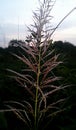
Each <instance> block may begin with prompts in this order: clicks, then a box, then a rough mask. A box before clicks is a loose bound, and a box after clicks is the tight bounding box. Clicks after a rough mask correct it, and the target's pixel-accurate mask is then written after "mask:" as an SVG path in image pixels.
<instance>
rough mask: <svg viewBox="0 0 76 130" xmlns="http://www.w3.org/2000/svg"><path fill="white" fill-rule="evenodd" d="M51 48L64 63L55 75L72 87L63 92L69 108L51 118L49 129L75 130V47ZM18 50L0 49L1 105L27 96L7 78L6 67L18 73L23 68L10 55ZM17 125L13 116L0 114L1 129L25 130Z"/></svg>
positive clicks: (60, 46)
mask: <svg viewBox="0 0 76 130" xmlns="http://www.w3.org/2000/svg"><path fill="white" fill-rule="evenodd" d="M52 47H53V48H55V49H56V51H57V52H56V53H58V52H60V53H61V56H60V58H63V60H64V61H65V62H64V64H63V65H60V66H59V67H57V69H56V70H55V72H56V74H57V75H60V76H62V77H64V79H65V80H64V83H66V81H67V84H72V87H70V88H68V89H67V90H66V91H65V95H66V94H67V95H68V96H69V98H70V100H69V101H68V104H66V105H68V106H69V108H68V109H67V111H66V112H63V116H62V114H59V115H58V116H57V117H56V118H55V119H53V118H52V121H51V123H50V128H51V127H54V128H52V129H56V130H57V129H58V130H66V129H67V130H74V129H76V125H75V122H76V117H75V112H76V111H75V110H76V103H75V99H76V60H75V57H76V47H75V46H73V45H71V44H69V43H63V42H55V43H54V44H53V45H52ZM19 49H20V48H15V47H8V48H6V49H2V48H0V63H1V64H0V104H3V101H6V100H19V99H21V98H22V100H23V99H24V98H25V97H26V95H27V94H26V95H25V93H24V90H23V89H21V88H20V87H19V85H18V84H17V83H16V82H15V80H13V79H11V78H9V75H10V73H9V72H8V71H7V70H6V69H7V68H8V67H9V68H10V69H12V70H18V71H20V70H22V69H24V68H25V67H24V64H22V62H20V61H19V60H18V59H17V58H15V57H14V56H13V55H11V54H10V52H11V53H17V54H19V52H21V51H20V50H19ZM66 61H67V62H66ZM61 82H62V81H61ZM2 106H3V105H0V108H2ZM8 117H9V118H8ZM11 117H12V119H14V120H15V122H16V123H13V125H12V120H11ZM7 119H8V120H7ZM18 123H19V120H18V119H17V118H16V117H15V116H13V114H11V113H10V114H7V113H6V114H0V127H1V129H4V128H5V130H7V129H12V130H13V129H14V130H15V129H19V127H20V128H22V126H23V127H24V128H25V125H23V123H22V124H20V125H19V127H18V125H17V124H18ZM53 123H54V125H51V124H53ZM10 124H11V125H12V126H13V128H11V125H10ZM43 124H44V122H43ZM16 126H17V127H16ZM24 128H23V129H24Z"/></svg>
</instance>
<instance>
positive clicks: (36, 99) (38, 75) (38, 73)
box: [35, 47, 41, 130]
mask: <svg viewBox="0 0 76 130" xmlns="http://www.w3.org/2000/svg"><path fill="white" fill-rule="evenodd" d="M40 57H41V47H40V48H39V58H38V72H37V86H36V98H35V130H37V112H38V110H37V109H38V108H37V106H38V105H37V104H38V87H39V77H40Z"/></svg>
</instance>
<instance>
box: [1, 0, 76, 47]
mask: <svg viewBox="0 0 76 130" xmlns="http://www.w3.org/2000/svg"><path fill="white" fill-rule="evenodd" d="M37 7H38V0H0V46H1V47H7V46H8V43H9V41H10V40H12V39H18V38H19V39H22V40H25V38H26V35H27V28H26V26H29V25H30V24H31V23H33V11H35V10H36V9H37ZM74 7H76V0H56V3H55V5H54V7H53V10H52V11H51V15H52V16H53V19H52V21H51V23H50V24H51V25H52V27H55V26H56V25H57V24H58V23H59V21H60V20H61V19H62V18H63V17H64V16H65V15H66V14H67V13H68V12H69V11H70V10H71V9H73V8H74ZM52 39H53V40H54V41H56V40H62V41H68V42H71V43H73V44H74V45H76V10H74V11H73V12H72V13H71V14H70V15H69V16H68V17H67V18H66V19H65V20H64V21H63V23H62V24H61V25H60V26H59V28H58V29H57V30H56V31H55V33H54V34H53V36H52Z"/></svg>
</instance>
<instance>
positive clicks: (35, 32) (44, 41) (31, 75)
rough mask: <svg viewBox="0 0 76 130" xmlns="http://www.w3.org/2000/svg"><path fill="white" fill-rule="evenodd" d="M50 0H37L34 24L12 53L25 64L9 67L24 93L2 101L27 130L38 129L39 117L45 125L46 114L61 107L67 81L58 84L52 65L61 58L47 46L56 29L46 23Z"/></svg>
mask: <svg viewBox="0 0 76 130" xmlns="http://www.w3.org/2000/svg"><path fill="white" fill-rule="evenodd" d="M54 3H55V1H51V0H44V1H43V2H41V1H40V0H39V8H38V9H37V10H36V11H35V12H33V18H34V24H33V25H31V27H30V28H28V29H29V31H30V36H29V37H27V40H26V43H25V44H24V45H20V48H21V49H22V51H23V53H22V54H20V55H16V54H14V55H15V56H16V57H17V58H18V59H19V60H20V61H22V62H23V63H24V64H25V69H24V70H22V72H21V73H19V72H16V71H14V70H9V71H11V72H13V73H14V78H15V79H16V80H17V81H18V83H19V84H20V86H21V87H23V88H24V89H25V94H26V95H27V96H26V98H25V99H24V100H23V101H22V100H21V101H7V102H5V103H6V105H7V107H9V110H5V111H13V112H14V113H15V114H16V115H17V116H18V117H19V118H20V119H21V120H22V121H23V122H24V123H25V124H26V125H27V127H28V129H29V130H38V129H39V128H41V127H40V126H41V123H43V121H46V123H45V125H47V124H48V121H49V122H50V120H49V119H50V117H52V116H54V115H56V114H57V113H59V112H61V111H63V110H64V109H65V108H64V107H62V103H63V102H65V101H66V98H65V97H64V96H61V93H62V92H63V91H65V88H67V87H68V85H63V84H60V83H59V80H60V79H61V77H57V76H56V75H55V74H54V69H55V68H56V67H57V66H58V65H59V64H60V63H62V61H59V60H58V57H59V54H55V50H52V49H50V46H51V44H52V40H51V35H52V34H53V32H54V30H56V28H54V29H53V30H52V29H51V26H50V21H51V20H52V16H51V15H50V12H51V10H52V8H53V6H54ZM57 27H58V26H57ZM59 94H60V95H59ZM45 125H44V126H45ZM43 130H44V127H43Z"/></svg>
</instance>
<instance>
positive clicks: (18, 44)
mask: <svg viewBox="0 0 76 130" xmlns="http://www.w3.org/2000/svg"><path fill="white" fill-rule="evenodd" d="M24 44H25V42H24V41H22V40H17V39H13V40H11V41H10V42H9V47H12V46H13V47H18V46H20V45H24Z"/></svg>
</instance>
